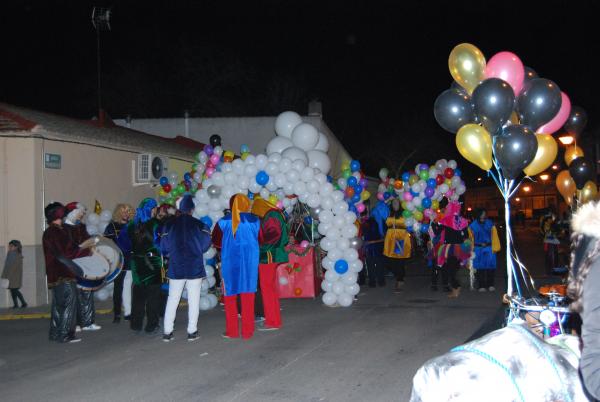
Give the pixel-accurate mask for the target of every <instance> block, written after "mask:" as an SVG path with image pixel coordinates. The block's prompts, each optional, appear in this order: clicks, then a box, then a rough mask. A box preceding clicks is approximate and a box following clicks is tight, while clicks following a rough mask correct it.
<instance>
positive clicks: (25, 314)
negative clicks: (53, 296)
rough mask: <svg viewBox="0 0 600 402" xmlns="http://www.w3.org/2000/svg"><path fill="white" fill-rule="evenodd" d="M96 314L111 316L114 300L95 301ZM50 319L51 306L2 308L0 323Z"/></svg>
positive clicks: (0, 309) (0, 310)
mask: <svg viewBox="0 0 600 402" xmlns="http://www.w3.org/2000/svg"><path fill="white" fill-rule="evenodd" d="M95 305H96V314H111V313H112V299H111V300H105V301H98V300H96V301H95ZM40 318H50V305H45V306H38V307H26V308H0V321H7V320H32V319H40Z"/></svg>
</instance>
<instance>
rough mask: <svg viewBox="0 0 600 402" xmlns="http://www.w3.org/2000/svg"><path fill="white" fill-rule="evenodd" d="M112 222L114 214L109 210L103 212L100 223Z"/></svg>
mask: <svg viewBox="0 0 600 402" xmlns="http://www.w3.org/2000/svg"><path fill="white" fill-rule="evenodd" d="M111 220H112V212H110V211H109V210H108V209H105V210H103V211H102V212H100V222H110V221H111Z"/></svg>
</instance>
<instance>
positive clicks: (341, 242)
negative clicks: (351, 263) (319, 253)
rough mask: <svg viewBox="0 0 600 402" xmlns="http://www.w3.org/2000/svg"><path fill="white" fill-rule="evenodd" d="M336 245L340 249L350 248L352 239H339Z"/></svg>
mask: <svg viewBox="0 0 600 402" xmlns="http://www.w3.org/2000/svg"><path fill="white" fill-rule="evenodd" d="M336 246H337V248H339V249H340V250H346V249H348V248H350V241H349V240H348V239H346V238H341V239H338V241H337V242H336Z"/></svg>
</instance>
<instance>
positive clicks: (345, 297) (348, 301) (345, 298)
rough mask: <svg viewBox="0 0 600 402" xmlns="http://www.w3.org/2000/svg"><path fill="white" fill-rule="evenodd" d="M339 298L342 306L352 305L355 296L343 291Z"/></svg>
mask: <svg viewBox="0 0 600 402" xmlns="http://www.w3.org/2000/svg"><path fill="white" fill-rule="evenodd" d="M337 300H338V303H339V304H340V306H342V307H350V306H351V305H352V301H354V297H352V296H351V295H349V294H348V293H342V294H340V295H338V297H337Z"/></svg>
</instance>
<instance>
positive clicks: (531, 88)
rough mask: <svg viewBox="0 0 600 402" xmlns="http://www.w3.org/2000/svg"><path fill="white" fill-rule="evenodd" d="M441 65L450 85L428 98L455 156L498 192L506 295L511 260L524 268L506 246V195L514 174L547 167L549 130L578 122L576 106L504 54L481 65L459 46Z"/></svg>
mask: <svg viewBox="0 0 600 402" xmlns="http://www.w3.org/2000/svg"><path fill="white" fill-rule="evenodd" d="M448 67H449V70H450V74H451V75H452V77H453V78H454V83H453V86H452V87H451V88H450V89H448V90H446V91H444V92H442V94H440V96H438V98H437V99H436V101H435V104H434V116H435V118H436V120H437V122H438V123H439V124H440V126H442V127H443V128H444V129H445V130H447V131H450V132H452V133H456V146H457V148H458V151H459V152H460V153H461V155H462V156H463V157H465V159H467V160H468V161H470V162H472V163H473V164H475V165H477V166H479V167H480V168H481V169H483V170H485V171H488V174H489V176H490V177H492V179H493V180H494V182H495V183H496V185H497V186H498V188H499V189H500V192H501V193H502V196H503V198H504V206H505V223H506V228H507V230H506V244H507V247H506V257H507V271H508V278H509V280H508V293H509V294H511V293H512V286H513V280H512V277H513V273H515V274H516V271H515V262H516V265H518V266H519V267H520V268H521V269H522V271H521V273H522V274H523V275H524V271H523V270H524V266H523V265H522V264H521V263H520V261H519V260H518V257H516V251H515V250H514V247H513V246H512V235H511V232H510V203H509V200H510V198H511V196H512V195H513V194H514V193H515V192H516V190H517V189H518V187H519V185H520V181H517V179H519V178H522V177H523V174H524V175H526V176H533V175H536V174H538V173H541V172H542V171H544V170H545V169H546V168H547V167H548V166H550V165H551V164H552V162H553V161H554V160H555V158H556V154H557V152H558V146H557V143H556V140H554V138H553V137H552V135H551V134H552V133H554V132H556V131H557V130H559V129H560V128H561V127H563V125H565V123H567V125H569V124H572V123H570V122H571V121H573V122H575V124H576V125H577V126H578V127H579V126H580V125H581V120H582V119H581V117H580V118H579V119H578V118H577V117H576V116H575V115H574V114H577V113H578V111H579V108H576V107H573V108H572V107H571V101H570V99H569V97H568V96H567V95H566V94H565V93H564V92H561V90H560V89H559V87H558V85H556V84H555V83H554V82H552V81H551V80H548V79H545V78H540V77H538V75H537V74H536V73H535V71H534V70H532V69H530V68H528V67H525V66H524V65H523V63H522V62H521V60H520V59H519V57H518V56H517V55H515V54H514V53H511V52H500V53H498V54H496V55H494V56H493V57H492V58H491V59H490V60H489V61H487V62H486V59H485V57H484V56H483V54H482V52H481V51H480V50H479V49H478V48H477V47H475V46H473V45H471V44H468V43H463V44H460V45H458V46H456V47H455V48H454V49H453V50H452V52H451V53H450V57H449V58H448ZM492 167H493V168H494V170H492ZM511 253H512V254H511ZM513 258H514V260H513ZM513 271H514V272H513ZM515 283H516V286H517V290H518V291H519V294H520V293H521V291H520V288H519V282H518V281H516V282H515Z"/></svg>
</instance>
